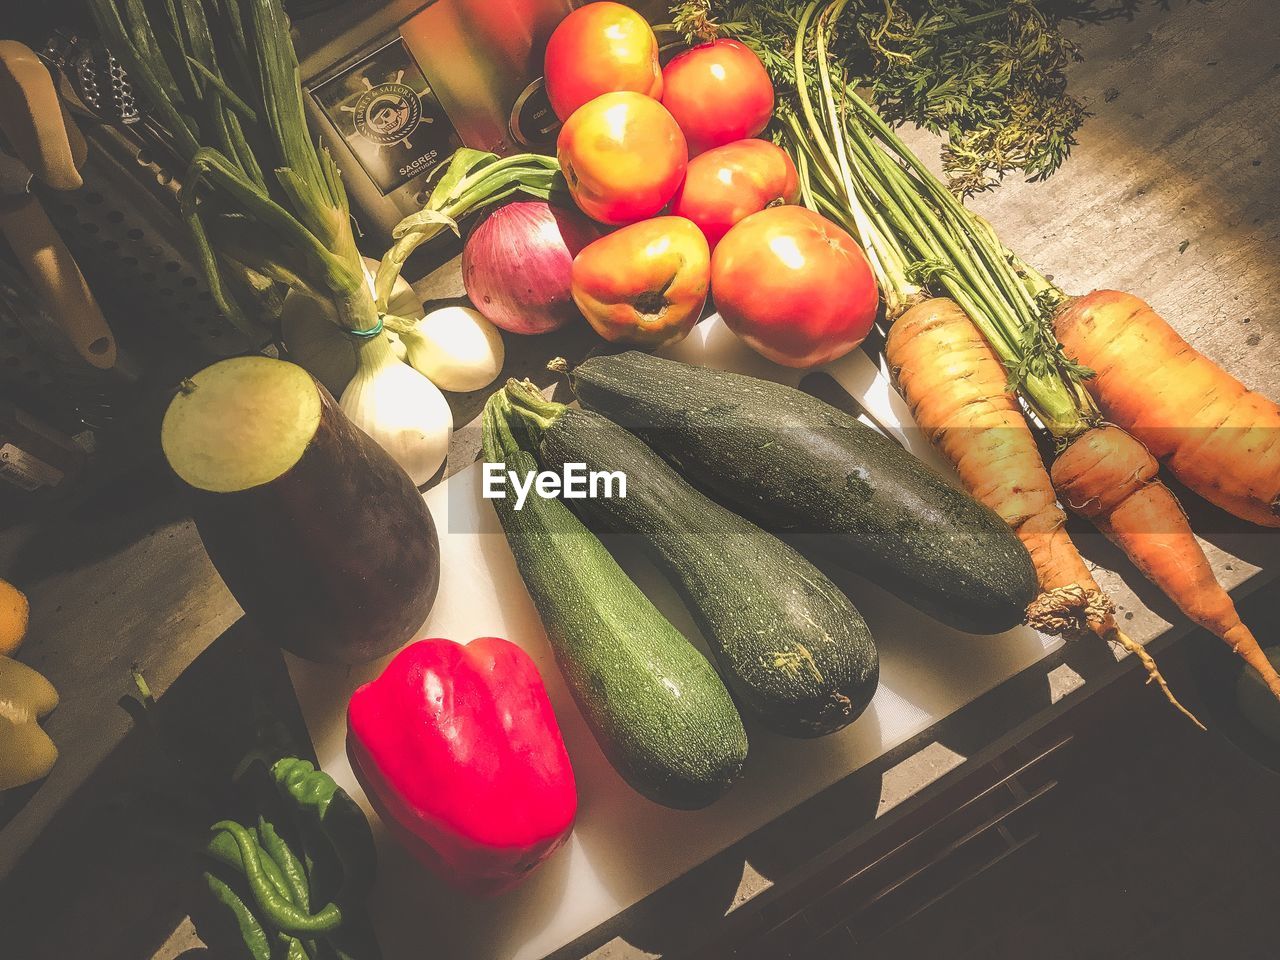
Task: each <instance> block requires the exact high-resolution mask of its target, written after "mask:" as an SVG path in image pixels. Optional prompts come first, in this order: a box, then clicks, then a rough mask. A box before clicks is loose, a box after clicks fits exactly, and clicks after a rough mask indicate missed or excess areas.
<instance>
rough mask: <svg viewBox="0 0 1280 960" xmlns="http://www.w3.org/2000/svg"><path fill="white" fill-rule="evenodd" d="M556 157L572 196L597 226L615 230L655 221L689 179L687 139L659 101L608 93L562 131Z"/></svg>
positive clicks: (581, 109)
mask: <svg viewBox="0 0 1280 960" xmlns="http://www.w3.org/2000/svg"><path fill="white" fill-rule="evenodd" d="M556 156H557V157H558V158H559V160H560V168H561V169H562V170H563V171H564V179H565V182H566V183H568V185H569V193H570V194H572V195H573V199H574V201H575V202H576V203H577V204H578V206H579V207H580V208H581V209H582V212H583V213H585V214H586V215H587V216H589V217H591V218H592V219H593V220H599V221H600V222H601V223H608V224H613V225H618V224H623V223H634V222H635V221H637V220H643V219H645V218H646V217H651V216H653V215H654V214H655V213H657V212H658V211H659V210H661V209H662V208H663V207H665V206H666V205H667V202H668V201H669V200H670V199H671V197H672V195H673V194H674V193H675V192H676V189H677V188H678V187H679V186H680V182H681V181H682V180H683V179H684V172H685V168H686V167H687V166H688V163H689V151H688V148H687V147H686V146H685V142H684V134H682V133H681V132H680V128H679V127H678V126H676V122H675V120H673V119H671V114H669V113H667V111H666V109H665V108H664V107H663V106H662V104H660V103H659V102H658V101H657V100H652V99H650V98H649V97H646V96H644V95H643V94H640V93H629V92H623V93H606V94H604V95H603V96H600V97H596V98H595V99H594V100H592V101H591V102H590V103H588V104H585V105H584V106H581V107H579V108H578V109H577V110H575V111H574V112H573V115H572V116H570V117H569V119H568V120H567V121H565V125H564V126H563V127H561V128H560V137H559V139H558V140H557V141H556Z"/></svg>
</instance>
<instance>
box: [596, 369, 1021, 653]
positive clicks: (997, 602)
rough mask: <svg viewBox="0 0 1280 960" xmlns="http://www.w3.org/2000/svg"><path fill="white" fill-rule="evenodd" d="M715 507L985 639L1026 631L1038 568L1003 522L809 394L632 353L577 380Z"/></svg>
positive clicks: (886, 441) (605, 411) (602, 409)
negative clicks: (791, 539) (1022, 627)
mask: <svg viewBox="0 0 1280 960" xmlns="http://www.w3.org/2000/svg"><path fill="white" fill-rule="evenodd" d="M571 382H572V385H573V389H574V391H575V392H576V394H577V396H578V399H579V400H580V401H581V402H582V404H583V406H585V407H587V408H589V409H592V410H595V411H597V412H599V413H602V414H603V415H604V416H606V417H609V418H610V419H611V420H614V421H615V422H617V423H619V424H621V425H622V426H625V427H626V428H627V429H629V430H631V431H633V432H634V433H636V434H637V435H638V436H639V437H640V438H641V439H642V440H644V441H646V442H647V443H648V444H649V446H651V447H653V448H654V449H655V450H656V451H657V452H658V453H660V454H661V455H662V456H663V457H664V458H666V459H667V460H668V461H669V462H670V463H672V464H673V465H674V466H675V467H676V469H677V470H678V471H679V472H680V473H681V474H683V475H684V477H685V478H686V479H687V480H689V481H690V482H691V483H692V484H693V485H694V486H696V487H699V488H700V489H702V490H703V491H704V492H705V493H707V494H709V495H710V496H711V498H712V499H714V500H718V501H719V502H720V503H722V504H724V505H725V506H727V507H729V508H730V509H732V510H734V511H736V512H738V513H740V514H742V515H743V516H746V517H748V518H750V519H752V520H755V521H756V522H757V523H759V524H760V525H761V526H763V527H764V528H765V529H766V530H769V531H770V532H773V533H781V534H787V535H795V536H798V537H801V538H802V540H803V543H802V547H803V548H804V549H809V548H810V547H812V548H813V549H815V550H819V551H821V552H823V553H826V554H828V555H829V556H830V557H831V558H832V559H833V560H834V561H835V562H837V563H840V564H841V565H842V566H845V567H847V568H850V569H853V570H855V571H857V572H859V573H861V574H863V575H865V576H866V577H867V578H868V579H870V580H872V581H874V582H876V583H878V584H880V585H881V586H883V587H884V588H885V589H887V590H889V591H890V592H892V593H894V594H896V595H897V596H899V597H900V598H902V599H903V600H905V601H907V602H908V603H910V604H912V605H913V606H915V607H917V608H919V609H921V610H923V611H924V612H926V613H928V614H930V615H932V616H933V617H935V618H937V619H938V620H940V621H942V622H944V623H947V624H950V625H951V626H954V627H957V628H959V629H961V630H966V631H969V632H972V633H998V632H1000V631H1002V630H1007V629H1009V628H1011V627H1013V626H1016V625H1017V624H1018V623H1020V622H1021V621H1022V619H1023V616H1024V611H1025V609H1026V606H1027V604H1028V603H1030V601H1031V600H1032V598H1033V597H1034V596H1035V594H1036V574H1035V569H1034V567H1033V566H1032V564H1031V557H1030V556H1029V555H1028V554H1027V551H1026V549H1025V548H1024V547H1023V546H1022V544H1021V543H1020V542H1019V541H1018V538H1017V537H1016V536H1015V535H1014V533H1013V532H1012V531H1011V530H1010V529H1009V527H1008V525H1007V524H1006V523H1005V522H1004V521H1003V520H1001V519H1000V517H999V516H997V515H996V514H995V513H994V512H993V511H991V510H990V509H988V508H987V507H985V506H983V505H982V504H980V503H978V502H977V501H976V500H974V499H973V498H972V497H970V496H968V495H967V494H965V493H963V492H961V491H960V490H958V489H956V488H955V487H953V486H951V485H950V484H948V483H947V482H946V481H945V480H943V479H942V477H940V476H938V474H936V473H934V472H933V471H932V470H930V469H929V468H928V467H926V466H925V465H924V464H923V463H921V462H920V461H919V460H917V459H916V458H915V457H913V456H911V454H909V453H907V452H906V451H904V450H903V449H902V448H901V447H899V446H898V445H897V444H896V443H894V442H893V441H892V440H889V439H887V438H886V437H884V436H881V435H880V434H879V433H878V432H877V431H875V430H873V429H871V428H870V427H867V426H865V425H864V424H862V423H859V422H858V421H857V420H855V419H854V418H853V417H851V416H849V415H848V414H846V413H844V412H842V411H840V410H837V409H836V408H835V407H832V406H830V405H828V404H826V403H823V402H822V401H821V400H817V399H815V398H813V397H810V396H808V395H807V394H804V393H801V392H800V391H799V390H793V389H792V388H790V387H786V386H782V385H781V384H777V383H771V382H769V381H766V380H759V379H756V378H754V377H747V376H742V375H740V374H734V373H726V372H724V371H720V370H709V369H706V368H703V367H694V366H690V365H688V364H684V363H678V362H676V361H673V360H664V359H661V358H659V357H654V356H650V355H648V354H643V353H637V352H635V351H629V352H627V353H622V354H617V355H614V356H601V357H593V358H591V359H589V360H587V361H585V362H584V363H582V364H581V365H579V366H578V367H577V368H576V369H575V370H574V371H573V373H572V375H571Z"/></svg>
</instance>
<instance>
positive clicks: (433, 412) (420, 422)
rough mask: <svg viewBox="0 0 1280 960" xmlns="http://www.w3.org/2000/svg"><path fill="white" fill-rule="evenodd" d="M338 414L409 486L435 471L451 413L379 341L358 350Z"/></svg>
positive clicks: (446, 450)
mask: <svg viewBox="0 0 1280 960" xmlns="http://www.w3.org/2000/svg"><path fill="white" fill-rule="evenodd" d="M339 404H340V405H341V407H342V411H343V412H344V413H345V414H346V415H347V416H348V417H350V418H351V420H352V422H353V423H355V425H356V426H358V427H359V428H360V429H361V430H363V431H364V432H365V433H367V434H368V435H369V436H370V437H372V438H373V439H374V440H376V441H377V442H378V444H379V445H380V446H381V447H382V449H384V450H386V451H387V453H389V454H391V456H392V458H393V459H394V460H395V461H396V463H398V464H400V466H401V467H403V468H404V472H405V473H407V474H408V475H409V479H411V480H412V481H413V483H414V486H419V487H420V486H422V484H424V483H426V482H427V481H428V480H430V479H431V478H432V477H433V476H435V474H436V471H437V470H439V469H440V465H441V464H442V463H444V461H445V457H446V456H448V453H449V438H450V437H452V436H453V412H452V411H451V410H450V409H449V404H448V401H446V400H445V398H444V394H442V393H441V392H440V391H439V390H438V389H437V388H436V386H435V384H433V383H432V382H431V381H430V380H428V379H427V378H426V377H424V376H423V375H422V374H420V373H418V371H417V370H415V369H413V367H411V366H409V365H408V364H405V363H401V362H400V360H398V359H397V358H396V355H395V353H394V352H393V351H392V348H391V342H390V341H389V340H388V339H387V338H386V337H385V336H382V335H379V336H376V337H374V338H372V339H371V340H369V341H368V342H367V343H363V344H361V345H360V355H359V358H358V365H357V368H356V375H355V376H354V377H353V378H352V379H351V382H350V383H349V384H348V385H347V388H346V389H345V390H343V391H342V399H341V400H340V401H339Z"/></svg>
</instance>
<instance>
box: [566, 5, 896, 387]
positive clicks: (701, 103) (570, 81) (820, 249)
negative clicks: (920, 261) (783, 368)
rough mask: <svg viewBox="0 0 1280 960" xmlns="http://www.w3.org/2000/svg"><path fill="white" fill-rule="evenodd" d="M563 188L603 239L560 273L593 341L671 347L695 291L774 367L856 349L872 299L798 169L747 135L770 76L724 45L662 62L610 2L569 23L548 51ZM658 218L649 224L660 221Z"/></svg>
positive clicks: (862, 273) (765, 119) (768, 93)
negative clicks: (569, 281)
mask: <svg viewBox="0 0 1280 960" xmlns="http://www.w3.org/2000/svg"><path fill="white" fill-rule="evenodd" d="M545 75H546V84H547V93H548V96H549V98H550V100H551V105H552V108H553V109H554V110H555V111H556V114H557V116H559V117H560V118H561V120H563V121H564V126H563V127H562V128H561V131H560V136H559V140H558V141H557V145H556V153H557V156H558V158H559V160H560V166H561V169H562V170H563V171H564V176H565V180H566V182H567V183H568V186H569V192H570V194H571V195H572V196H573V199H574V201H575V202H576V203H577V205H578V206H579V207H580V208H581V209H582V211H583V212H584V213H586V214H587V216H589V217H591V218H592V219H594V220H596V221H598V222H600V223H603V224H606V225H608V226H611V227H617V228H618V229H616V230H614V231H613V232H612V233H610V234H607V235H606V236H604V237H602V238H601V239H599V240H597V241H595V242H594V243H592V244H590V245H589V246H587V247H586V248H585V249H583V250H582V251H581V252H580V253H579V254H578V255H577V257H576V258H575V260H574V265H573V297H574V300H575V302H576V303H577V304H578V307H579V309H581V310H582V312H583V314H584V315H585V316H586V318H587V320H588V321H589V322H590V323H591V325H592V326H593V327H594V328H595V330H596V331H597V332H598V333H599V334H600V335H601V336H602V337H604V338H605V339H607V340H611V341H615V342H621V343H629V344H634V345H637V346H644V347H658V346H662V345H664V344H668V343H674V342H676V341H678V340H681V339H683V338H684V337H685V336H687V335H688V333H689V331H690V330H691V329H692V328H693V325H694V324H695V323H697V321H698V317H699V315H700V314H701V312H702V308H703V305H704V304H705V302H706V298H707V295H708V292H709V291H710V293H711V296H712V297H713V298H714V300H715V305H716V308H717V309H718V310H719V312H720V315H721V317H722V318H723V319H724V321H725V323H726V324H728V326H729V328H730V329H731V330H733V331H734V332H735V333H737V334H738V336H739V337H741V338H742V339H743V341H744V342H746V343H747V344H748V345H749V346H751V347H752V348H753V349H755V350H757V351H758V352H760V353H761V354H763V355H764V356H766V357H768V358H769V359H771V360H774V361H776V362H778V363H782V364H786V365H788V366H793V367H810V366H814V365H817V364H821V363H826V362H828V361H831V360H834V359H835V358H837V357H839V356H842V355H844V354H845V353H848V352H849V351H850V350H852V349H853V348H854V347H855V346H857V345H858V344H859V343H861V342H862V340H863V338H865V337H866V335H867V333H868V332H869V331H870V329H871V325H872V323H873V322H874V320H875V315H876V308H877V305H878V302H879V291H878V290H877V288H876V283H875V279H874V277H873V276H872V273H871V268H870V266H869V265H868V263H867V259H866V257H865V256H864V254H863V252H862V250H861V248H860V247H859V246H858V244H857V243H856V242H855V241H854V239H853V238H852V237H851V236H850V235H849V234H848V233H847V232H845V231H844V230H843V229H841V228H840V227H839V226H837V225H836V224H834V223H832V222H830V221H829V220H827V219H825V218H824V217H822V216H821V215H819V214H817V213H814V212H812V211H810V210H807V209H805V208H803V207H798V206H795V204H796V203H798V201H799V200H800V187H799V179H798V177H797V174H796V168H795V166H794V164H793V163H792V161H791V158H790V156H788V155H787V153H786V151H784V150H783V149H781V148H780V147H778V146H777V145H775V144H773V143H771V142H769V141H767V140H761V139H756V138H757V137H758V136H759V135H760V134H761V133H763V132H764V130H765V128H766V127H767V126H768V124H769V121H770V120H771V119H772V117H773V108H774V90H773V84H772V82H771V81H770V79H769V74H768V71H766V70H765V67H764V65H763V64H762V63H761V62H760V59H759V57H757V56H756V55H755V53H753V52H752V51H751V49H750V48H749V47H747V46H746V45H744V44H742V43H740V42H738V41H737V40H730V39H719V40H713V41H711V42H709V43H703V44H700V45H698V46H695V47H693V48H692V49H690V50H686V51H684V52H682V53H680V54H679V55H677V56H675V57H673V58H672V59H671V60H670V61H669V62H668V63H667V65H666V66H665V67H662V66H661V64H660V60H659V48H658V41H657V38H656V37H655V36H654V33H653V30H652V29H651V28H650V27H649V24H648V23H647V22H646V21H645V20H644V18H643V17H641V16H640V15H639V14H638V13H636V12H635V11H634V10H632V9H631V8H630V7H626V6H623V5H622V4H620V3H613V2H611V0H599V2H596V3H589V4H587V5H586V6H583V7H580V8H578V9H577V10H575V11H574V12H573V13H571V14H569V16H568V17H566V18H565V19H564V20H563V21H562V22H561V24H560V26H559V27H558V28H557V29H556V31H555V32H554V33H553V34H552V36H551V38H550V40H549V41H548V43H547V53H546V69H545ZM664 213H665V214H666V215H662V214H664Z"/></svg>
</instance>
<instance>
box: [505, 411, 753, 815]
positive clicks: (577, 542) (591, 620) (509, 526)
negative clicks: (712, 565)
mask: <svg viewBox="0 0 1280 960" xmlns="http://www.w3.org/2000/svg"><path fill="white" fill-rule="evenodd" d="M509 413H510V409H509V404H508V402H507V400H506V397H505V396H504V394H503V393H502V391H498V392H497V393H495V394H494V395H493V396H492V397H491V398H490V399H489V402H488V404H486V406H485V409H484V418H483V422H484V456H485V460H486V461H488V462H490V463H505V465H506V469H507V470H513V471H515V472H516V473H517V474H519V475H520V476H524V475H526V474H527V473H528V472H529V471H531V470H537V462H536V460H535V459H534V456H533V454H532V453H531V452H530V448H531V443H530V441H529V439H528V436H527V434H525V433H524V431H523V428H522V427H521V426H520V425H519V424H518V423H515V424H512V423H509V422H508V419H507V416H508V414H509ZM517 433H519V434H523V436H521V438H520V439H517ZM493 504H494V507H495V509H496V510H497V513H498V518H499V520H500V521H501V522H502V528H503V531H504V532H505V533H506V535H507V542H508V543H509V544H510V545H511V552H512V554H513V555H514V556H515V560H516V565H517V567H518V568H519V570H520V575H521V577H523V578H524V582H525V586H526V587H528V589H529V595H530V596H531V597H532V598H533V602H534V605H535V606H536V607H537V608H538V615H539V616H540V617H541V619H542V624H543V626H544V627H545V628H546V631H547V637H548V639H549V640H550V641H551V646H552V650H553V651H554V652H555V657H556V663H557V664H558V665H559V667H560V671H561V673H563V674H564V678H565V681H566V683H567V684H568V687H569V691H570V692H571V693H572V694H573V698H574V700H575V701H576V702H577V704H578V708H579V709H580V710H581V711H582V715H583V718H584V719H585V720H586V721H587V725H588V726H589V727H590V728H591V732H592V734H593V735H594V736H595V738H596V742H597V743H599V744H600V748H601V750H602V751H603V752H604V755H605V756H606V757H607V758H608V760H609V762H610V763H612V764H613V766H614V768H615V769H616V770H617V771H618V773H619V774H621V775H622V777H623V779H624V780H626V781H627V783H629V784H630V785H631V786H632V787H633V788H634V789H635V790H636V791H637V792H639V793H641V794H643V795H644V796H646V797H648V798H649V799H650V800H653V801H655V802H657V803H661V804H664V805H666V806H669V807H676V808H680V809H696V808H698V807H704V806H706V805H707V804H709V803H711V802H712V801H713V800H715V799H716V798H717V797H719V796H720V795H721V794H723V793H724V792H725V791H726V790H727V789H728V788H729V787H730V786H731V785H732V784H733V783H734V781H736V780H737V779H738V777H739V775H740V774H741V772H742V766H743V763H744V762H745V760H746V756H747V734H746V731H745V730H744V729H743V726H742V717H741V716H740V715H739V714H738V710H737V707H736V706H734V703H733V698H732V697H730V695H729V691H728V690H726V689H725V686H724V683H723V682H722V681H721V680H720V677H719V675H718V674H717V673H716V671H715V669H714V668H713V667H712V666H711V664H710V663H708V662H707V659H706V658H705V657H704V656H702V654H701V653H699V652H698V650H697V649H696V648H695V647H694V646H693V645H692V644H691V643H690V642H689V641H688V640H687V639H686V638H685V637H684V636H683V635H682V634H681V633H680V632H679V631H678V630H676V628H675V627H674V626H672V625H671V623H670V622H669V621H668V620H667V619H666V618H665V617H664V616H663V615H662V614H661V613H660V612H659V611H658V609H657V607H655V606H654V605H653V604H652V603H651V602H650V601H649V599H648V597H646V596H645V595H644V593H642V592H641V590H640V588H639V587H637V586H636V585H635V584H634V583H633V582H632V581H631V579H630V578H629V577H628V576H627V575H626V574H625V573H624V572H623V570H622V568H621V567H619V566H618V564H617V561H615V560H614V559H613V557H612V555H610V553H609V551H608V550H606V549H605V547H604V545H603V544H602V543H601V542H600V541H599V539H597V538H596V537H595V535H593V534H592V533H591V532H590V531H589V530H587V528H586V527H585V526H584V525H583V524H582V521H580V520H579V519H578V518H577V517H575V516H574V515H573V513H572V512H571V511H570V510H569V508H568V507H566V506H565V505H564V504H563V503H561V502H560V501H559V500H555V499H543V498H542V497H539V496H536V495H534V496H530V497H529V498H528V499H527V500H526V501H525V503H524V505H523V507H522V508H521V509H520V510H516V509H515V502H514V500H512V499H497V500H494V501H493Z"/></svg>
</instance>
